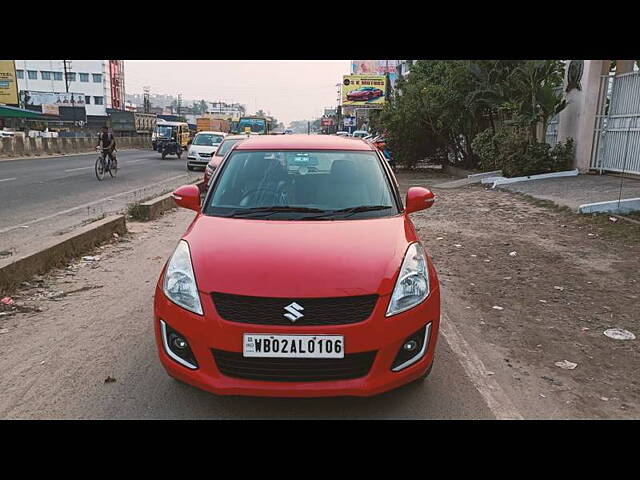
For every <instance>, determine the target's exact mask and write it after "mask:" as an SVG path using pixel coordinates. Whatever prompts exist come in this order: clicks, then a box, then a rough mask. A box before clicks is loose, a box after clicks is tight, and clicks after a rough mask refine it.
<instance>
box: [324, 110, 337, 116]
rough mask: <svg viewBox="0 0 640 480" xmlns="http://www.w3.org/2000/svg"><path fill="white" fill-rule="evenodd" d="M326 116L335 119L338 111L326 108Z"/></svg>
mask: <svg viewBox="0 0 640 480" xmlns="http://www.w3.org/2000/svg"><path fill="white" fill-rule="evenodd" d="M324 116H325V117H335V116H336V109H335V108H325V109H324Z"/></svg>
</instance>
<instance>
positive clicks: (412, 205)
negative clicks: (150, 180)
mask: <svg viewBox="0 0 640 480" xmlns="http://www.w3.org/2000/svg"><path fill="white" fill-rule="evenodd" d="M435 198H436V197H435V195H434V194H433V192H432V191H431V190H429V189H428V188H423V187H411V188H410V189H409V190H407V200H406V202H405V203H406V212H407V213H408V214H409V213H413V212H418V211H420V210H424V209H425V208H430V207H431V206H432V205H433V202H434V200H435Z"/></svg>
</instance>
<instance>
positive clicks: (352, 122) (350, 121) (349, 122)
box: [344, 117, 356, 127]
mask: <svg viewBox="0 0 640 480" xmlns="http://www.w3.org/2000/svg"><path fill="white" fill-rule="evenodd" d="M344 126H345V127H355V126H356V117H344Z"/></svg>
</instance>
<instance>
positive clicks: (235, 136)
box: [224, 134, 248, 140]
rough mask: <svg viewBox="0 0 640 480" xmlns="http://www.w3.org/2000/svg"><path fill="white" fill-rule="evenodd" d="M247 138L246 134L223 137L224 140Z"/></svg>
mask: <svg viewBox="0 0 640 480" xmlns="http://www.w3.org/2000/svg"><path fill="white" fill-rule="evenodd" d="M246 138H248V137H247V135H246V134H245V135H227V136H226V137H224V139H225V140H242V139H246Z"/></svg>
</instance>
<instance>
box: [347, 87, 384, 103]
mask: <svg viewBox="0 0 640 480" xmlns="http://www.w3.org/2000/svg"><path fill="white" fill-rule="evenodd" d="M383 95H384V92H383V91H382V90H380V89H379V88H375V87H360V88H358V89H356V90H353V91H351V92H349V93H347V100H349V101H351V102H358V101H369V100H374V99H376V98H379V97H382V96H383Z"/></svg>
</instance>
